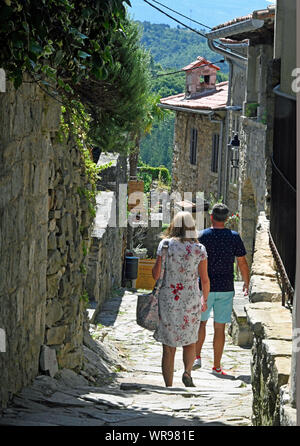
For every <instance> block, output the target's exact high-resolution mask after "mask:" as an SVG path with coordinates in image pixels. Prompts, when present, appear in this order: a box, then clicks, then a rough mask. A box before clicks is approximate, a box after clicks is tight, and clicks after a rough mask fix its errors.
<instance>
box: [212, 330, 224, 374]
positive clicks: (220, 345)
mask: <svg viewBox="0 0 300 446" xmlns="http://www.w3.org/2000/svg"><path fill="white" fill-rule="evenodd" d="M224 345H225V324H220V323H219V322H214V340H213V347H214V367H216V368H217V369H219V368H220V367H221V359H222V354H223V350H224Z"/></svg>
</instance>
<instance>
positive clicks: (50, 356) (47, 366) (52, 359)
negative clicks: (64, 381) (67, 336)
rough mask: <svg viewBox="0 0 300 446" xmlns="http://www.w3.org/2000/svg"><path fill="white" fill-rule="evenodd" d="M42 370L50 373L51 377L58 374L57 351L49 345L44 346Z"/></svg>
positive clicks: (42, 348) (42, 350)
mask: <svg viewBox="0 0 300 446" xmlns="http://www.w3.org/2000/svg"><path fill="white" fill-rule="evenodd" d="M40 368H41V370H42V371H44V372H49V375H50V376H51V377H53V376H55V375H56V373H57V372H58V364H57V359H56V351H55V349H54V348H50V347H48V346H47V345H42V347H41V355H40Z"/></svg>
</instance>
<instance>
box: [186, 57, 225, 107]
mask: <svg viewBox="0 0 300 446" xmlns="http://www.w3.org/2000/svg"><path fill="white" fill-rule="evenodd" d="M218 70H220V68H219V67H217V66H216V65H214V64H212V63H211V62H209V61H208V60H206V59H204V57H200V56H199V57H197V60H195V61H194V62H192V63H190V64H189V65H187V66H186V67H184V68H182V71H185V72H186V83H185V98H186V99H188V98H195V97H200V96H204V95H206V94H209V93H212V92H213V91H215V90H216V80H217V71H218Z"/></svg>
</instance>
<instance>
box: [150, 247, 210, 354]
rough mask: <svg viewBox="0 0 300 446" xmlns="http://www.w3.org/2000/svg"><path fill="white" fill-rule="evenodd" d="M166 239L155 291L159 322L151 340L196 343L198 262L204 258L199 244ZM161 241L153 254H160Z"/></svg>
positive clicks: (203, 249)
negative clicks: (159, 283)
mask: <svg viewBox="0 0 300 446" xmlns="http://www.w3.org/2000/svg"><path fill="white" fill-rule="evenodd" d="M164 240H168V241H169V247H168V250H167V255H166V267H165V274H164V279H163V282H162V286H161V289H160V292H159V298H158V308H159V323H158V327H157V329H156V330H155V332H154V335H153V336H154V339H156V340H157V341H159V342H162V343H163V344H165V345H169V346H171V347H179V346H184V345H189V344H193V343H195V342H197V340H198V330H199V326H200V319H201V302H200V298H201V292H200V289H199V283H198V278H199V274H198V265H199V263H200V262H201V261H202V260H205V259H206V258H207V253H206V249H205V247H204V246H203V245H202V244H201V243H192V242H180V241H179V240H176V239H174V238H171V239H164ZM164 240H162V241H161V242H160V244H159V245H158V249H157V255H162V244H163V242H164Z"/></svg>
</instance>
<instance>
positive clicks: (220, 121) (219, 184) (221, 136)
mask: <svg viewBox="0 0 300 446" xmlns="http://www.w3.org/2000/svg"><path fill="white" fill-rule="evenodd" d="M213 115H214V112H211V113H210V114H209V115H208V117H209V120H210V121H211V122H215V123H217V124H220V139H219V158H218V172H219V175H218V198H220V195H221V175H220V173H221V165H222V164H221V161H222V146H223V127H224V122H223V119H212V116H213Z"/></svg>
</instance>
